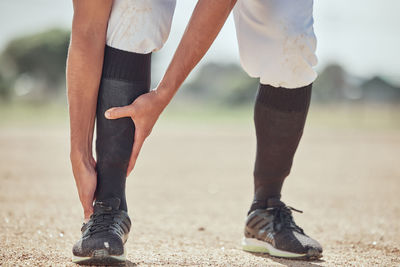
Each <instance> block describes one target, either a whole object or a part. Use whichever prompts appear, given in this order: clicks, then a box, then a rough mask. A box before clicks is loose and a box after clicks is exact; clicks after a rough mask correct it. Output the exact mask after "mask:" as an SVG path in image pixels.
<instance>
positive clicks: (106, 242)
mask: <svg viewBox="0 0 400 267" xmlns="http://www.w3.org/2000/svg"><path fill="white" fill-rule="evenodd" d="M119 205H120V200H119V199H118V198H111V199H107V200H102V201H96V202H95V205H94V213H93V214H92V215H91V216H90V219H89V221H88V222H87V223H85V224H83V226H82V229H81V232H82V237H81V239H79V241H78V242H77V243H76V244H75V245H74V247H73V248H72V253H73V258H72V261H73V262H74V263H78V264H83V265H123V264H125V260H126V257H125V250H124V244H125V242H126V240H127V239H128V234H129V230H130V228H131V220H130V219H129V216H128V214H127V213H126V212H125V211H123V210H119Z"/></svg>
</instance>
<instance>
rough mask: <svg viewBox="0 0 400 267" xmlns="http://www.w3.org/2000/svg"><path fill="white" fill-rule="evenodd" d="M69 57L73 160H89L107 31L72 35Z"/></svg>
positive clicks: (68, 73) (68, 80)
mask: <svg viewBox="0 0 400 267" xmlns="http://www.w3.org/2000/svg"><path fill="white" fill-rule="evenodd" d="M71 36H72V37H71V44H70V47H69V53H68V60H67V88H68V89H67V90H68V104H69V114H70V137H71V159H72V160H74V159H75V160H82V159H89V158H91V156H92V140H93V129H94V122H95V113H96V105H97V95H98V88H99V83H100V77H101V71H102V65H103V55H104V44H105V34H103V33H97V34H96V33H94V34H92V35H91V34H87V33H74V31H73V32H72V35H71Z"/></svg>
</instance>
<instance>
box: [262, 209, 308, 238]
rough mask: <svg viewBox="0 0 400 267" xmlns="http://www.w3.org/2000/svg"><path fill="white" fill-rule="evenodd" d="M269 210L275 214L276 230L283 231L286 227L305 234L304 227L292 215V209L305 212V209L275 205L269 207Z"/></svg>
mask: <svg viewBox="0 0 400 267" xmlns="http://www.w3.org/2000/svg"><path fill="white" fill-rule="evenodd" d="M267 210H268V211H270V212H272V213H273V214H274V230H275V231H278V232H279V231H281V230H283V229H285V228H289V229H293V230H295V231H297V232H299V233H301V234H304V231H303V229H302V228H301V227H300V226H298V225H297V224H296V223H295V222H294V220H293V216H292V210H293V211H296V212H299V213H303V211H301V210H298V209H295V208H293V207H290V206H281V207H273V208H267Z"/></svg>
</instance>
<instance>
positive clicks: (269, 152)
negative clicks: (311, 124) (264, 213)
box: [249, 84, 312, 213]
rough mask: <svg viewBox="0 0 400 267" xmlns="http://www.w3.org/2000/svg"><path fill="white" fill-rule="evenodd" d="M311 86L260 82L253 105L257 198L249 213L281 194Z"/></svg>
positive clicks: (264, 205) (308, 100)
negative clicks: (299, 86)
mask: <svg viewBox="0 0 400 267" xmlns="http://www.w3.org/2000/svg"><path fill="white" fill-rule="evenodd" d="M311 88H312V84H310V85H308V86H305V87H301V88H297V89H287V88H282V87H279V88H276V87H273V86H270V85H263V84H260V87H259V89H258V93H257V97H256V103H255V108H254V124H255V128H256V136H257V153H256V161H255V166H254V201H253V204H252V206H251V209H250V211H249V213H250V212H251V211H253V210H255V209H258V208H262V209H264V208H267V201H268V199H270V198H280V196H281V188H282V184H283V181H284V180H285V178H286V176H288V174H289V172H290V169H291V166H292V162H293V157H294V154H295V152H296V149H297V146H298V144H299V141H300V138H301V136H302V133H303V128H304V124H305V121H306V117H307V113H308V107H309V104H310V97H311Z"/></svg>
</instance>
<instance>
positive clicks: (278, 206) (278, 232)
mask: <svg viewBox="0 0 400 267" xmlns="http://www.w3.org/2000/svg"><path fill="white" fill-rule="evenodd" d="M292 210H293V211H298V212H302V211H299V210H296V209H294V208H292V207H289V206H286V205H285V204H284V203H283V202H281V201H280V200H279V199H276V198H271V199H268V208H266V209H256V210H254V211H252V212H251V213H250V214H249V215H248V217H247V220H246V227H245V231H244V235H245V237H244V238H243V241H242V245H243V250H245V251H249V252H258V253H269V254H270V255H271V256H276V257H282V258H292V259H318V258H320V257H322V247H321V245H320V244H319V243H318V242H317V241H316V240H314V239H312V238H310V237H309V236H307V235H306V234H305V233H304V231H303V229H301V228H300V227H299V226H298V225H297V224H296V223H295V222H294V220H293V217H292Z"/></svg>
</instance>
